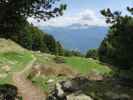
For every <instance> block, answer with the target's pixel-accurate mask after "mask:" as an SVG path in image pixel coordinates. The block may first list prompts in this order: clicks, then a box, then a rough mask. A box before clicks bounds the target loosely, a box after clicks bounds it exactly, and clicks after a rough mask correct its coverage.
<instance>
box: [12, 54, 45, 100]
mask: <svg viewBox="0 0 133 100" xmlns="http://www.w3.org/2000/svg"><path fill="white" fill-rule="evenodd" d="M33 58H34V59H33V60H32V61H31V62H30V63H29V64H28V65H27V66H26V67H25V69H24V70H22V71H21V72H16V73H14V74H13V82H14V85H16V86H17V87H18V92H19V93H20V94H21V96H22V97H23V100H46V99H45V98H46V95H45V93H44V92H43V91H41V90H40V89H39V88H37V87H36V86H35V85H33V84H32V82H31V81H30V80H28V79H27V78H26V75H25V73H27V72H28V71H29V70H30V69H31V67H32V65H33V63H34V61H35V60H36V58H35V57H33Z"/></svg>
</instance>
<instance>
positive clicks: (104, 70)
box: [65, 57, 111, 75]
mask: <svg viewBox="0 0 133 100" xmlns="http://www.w3.org/2000/svg"><path fill="white" fill-rule="evenodd" d="M65 63H66V64H68V65H70V66H71V67H72V68H74V69H76V70H78V71H79V72H80V73H82V74H87V73H90V72H96V73H97V74H102V75H104V74H109V73H110V72H111V69H110V68H109V67H107V66H105V65H103V64H101V63H100V62H99V61H97V60H93V59H86V58H80V57H69V58H65Z"/></svg>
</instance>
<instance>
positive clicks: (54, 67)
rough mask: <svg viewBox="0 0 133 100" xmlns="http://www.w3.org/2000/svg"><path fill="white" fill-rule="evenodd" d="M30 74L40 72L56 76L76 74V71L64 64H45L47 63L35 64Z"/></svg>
mask: <svg viewBox="0 0 133 100" xmlns="http://www.w3.org/2000/svg"><path fill="white" fill-rule="evenodd" d="M32 72H33V73H32V74H33V75H35V74H37V73H40V74H41V75H45V76H49V75H56V76H76V75H77V73H78V72H77V71H74V70H73V69H71V68H70V66H67V65H65V64H56V63H53V64H47V65H36V66H35V67H34V68H33V70H32Z"/></svg>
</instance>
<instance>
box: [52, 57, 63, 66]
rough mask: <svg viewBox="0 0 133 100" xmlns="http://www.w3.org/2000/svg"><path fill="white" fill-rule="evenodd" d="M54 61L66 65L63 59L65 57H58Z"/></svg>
mask: <svg viewBox="0 0 133 100" xmlns="http://www.w3.org/2000/svg"><path fill="white" fill-rule="evenodd" d="M54 61H55V62H56V63H59V64H60V63H65V59H64V58H63V57H60V56H56V57H55V58H54Z"/></svg>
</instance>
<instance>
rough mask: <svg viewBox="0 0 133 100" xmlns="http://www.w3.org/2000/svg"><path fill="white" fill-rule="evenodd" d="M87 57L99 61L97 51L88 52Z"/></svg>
mask: <svg viewBox="0 0 133 100" xmlns="http://www.w3.org/2000/svg"><path fill="white" fill-rule="evenodd" d="M85 57H86V58H93V59H97V58H98V54H97V49H90V50H88V51H87V53H86V56H85Z"/></svg>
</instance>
